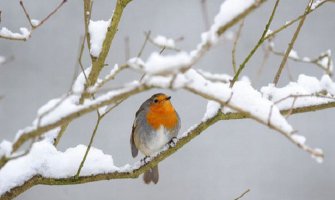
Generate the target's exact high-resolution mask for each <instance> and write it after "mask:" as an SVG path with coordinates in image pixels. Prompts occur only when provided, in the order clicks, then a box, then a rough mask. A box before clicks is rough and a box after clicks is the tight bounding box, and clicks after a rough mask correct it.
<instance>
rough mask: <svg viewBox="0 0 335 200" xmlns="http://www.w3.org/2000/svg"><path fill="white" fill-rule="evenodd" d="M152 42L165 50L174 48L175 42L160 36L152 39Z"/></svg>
mask: <svg viewBox="0 0 335 200" xmlns="http://www.w3.org/2000/svg"><path fill="white" fill-rule="evenodd" d="M153 42H154V43H155V44H157V45H158V46H161V47H167V48H172V49H174V48H176V44H175V41H174V40H173V39H171V38H166V37H164V36H162V35H158V36H156V37H155V38H154V40H153Z"/></svg>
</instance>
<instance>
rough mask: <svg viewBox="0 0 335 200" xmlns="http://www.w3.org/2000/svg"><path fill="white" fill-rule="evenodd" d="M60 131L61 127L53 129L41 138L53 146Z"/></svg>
mask: <svg viewBox="0 0 335 200" xmlns="http://www.w3.org/2000/svg"><path fill="white" fill-rule="evenodd" d="M60 131H61V127H57V128H54V129H52V130H50V131H48V132H46V133H44V134H43V136H42V139H43V140H44V141H47V142H50V143H51V144H53V143H54V141H55V139H56V138H57V136H58V134H59V132H60Z"/></svg>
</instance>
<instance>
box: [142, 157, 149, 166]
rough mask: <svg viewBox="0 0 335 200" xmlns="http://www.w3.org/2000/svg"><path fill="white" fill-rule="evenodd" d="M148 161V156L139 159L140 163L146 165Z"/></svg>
mask: <svg viewBox="0 0 335 200" xmlns="http://www.w3.org/2000/svg"><path fill="white" fill-rule="evenodd" d="M149 161H150V156H145V157H144V158H142V159H141V163H143V164H145V165H146V164H148V162H149Z"/></svg>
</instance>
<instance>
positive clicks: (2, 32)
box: [0, 0, 67, 41]
mask: <svg viewBox="0 0 335 200" xmlns="http://www.w3.org/2000/svg"><path fill="white" fill-rule="evenodd" d="M66 1H67V0H62V2H61V3H60V4H59V5H58V6H57V7H56V8H55V9H54V10H53V11H52V12H50V13H49V14H48V15H47V16H46V17H45V18H44V19H42V20H37V19H32V18H31V17H30V15H29V13H28V11H27V9H26V8H25V6H24V4H23V1H22V0H21V1H20V5H21V7H22V9H23V11H24V14H25V16H26V18H27V20H28V22H29V25H30V26H31V30H28V28H25V27H21V28H20V32H12V31H11V30H9V29H8V28H6V27H2V28H1V29H0V38H3V39H7V40H18V41H26V40H28V39H29V38H30V37H31V34H32V32H33V31H34V30H35V29H37V28H38V27H40V26H41V25H43V24H44V22H45V21H47V20H48V19H49V18H50V17H51V16H52V15H54V14H55V13H56V12H57V11H58V10H59V9H60V8H61V7H62V6H63V4H65V3H66Z"/></svg>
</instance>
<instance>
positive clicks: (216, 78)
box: [197, 69, 233, 83]
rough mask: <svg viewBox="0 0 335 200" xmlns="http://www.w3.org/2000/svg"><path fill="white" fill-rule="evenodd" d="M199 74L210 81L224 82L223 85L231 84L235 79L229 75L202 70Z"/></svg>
mask: <svg viewBox="0 0 335 200" xmlns="http://www.w3.org/2000/svg"><path fill="white" fill-rule="evenodd" d="M197 71H198V73H199V74H201V75H202V76H203V77H205V78H206V79H208V80H210V81H222V82H223V83H229V82H230V80H232V79H233V77H232V76H230V75H228V74H213V73H210V72H207V71H204V70H202V69H198V70H197Z"/></svg>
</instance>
